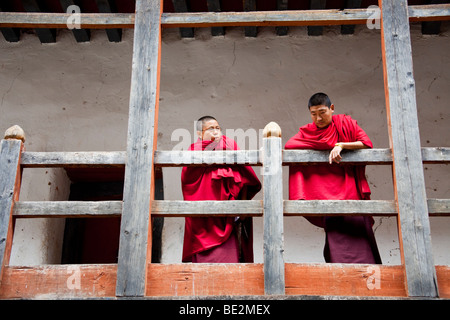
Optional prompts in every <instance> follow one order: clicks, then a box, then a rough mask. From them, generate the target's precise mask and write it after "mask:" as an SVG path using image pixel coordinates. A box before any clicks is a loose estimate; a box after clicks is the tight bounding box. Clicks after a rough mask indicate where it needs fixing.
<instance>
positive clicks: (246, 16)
mask: <svg viewBox="0 0 450 320" xmlns="http://www.w3.org/2000/svg"><path fill="white" fill-rule="evenodd" d="M408 10H409V19H410V21H411V22H417V21H443V20H450V4H441V5H422V6H409V7H408ZM370 15H371V13H370V12H368V10H366V9H344V10H339V9H329V10H281V11H251V12H189V13H163V14H162V16H161V24H162V27H164V28H179V27H226V26H251V25H253V26H308V25H345V24H366V22H367V19H369V18H370ZM70 16H71V14H67V13H45V12H42V13H32V12H0V27H11V28H63V29H65V28H67V21H68V19H69V18H70ZM80 17H81V28H85V29H107V28H134V23H135V14H133V13H111V14H107V13H81V14H80Z"/></svg>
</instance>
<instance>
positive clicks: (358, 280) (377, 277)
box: [0, 263, 450, 299]
mask: <svg viewBox="0 0 450 320" xmlns="http://www.w3.org/2000/svg"><path fill="white" fill-rule="evenodd" d="M147 268H148V275H149V276H148V279H147V292H146V296H147V297H148V298H152V297H161V296H164V297H190V296H192V297H195V296H197V297H198V296H246V295H249V296H261V297H262V296H263V294H264V275H263V265H262V264H245V263H240V264H185V263H184V264H149V265H148V266H147ZM436 275H437V281H438V287H439V297H440V298H450V267H449V266H436ZM116 276H117V265H116V264H95V265H45V266H36V267H16V266H9V267H5V273H4V277H3V281H2V285H1V286H0V299H15V298H22V299H61V298H75V299H77V298H83V299H86V298H87V299H89V298H114V297H115V283H116ZM285 278H286V295H290V296H296V295H297V296H299V298H301V296H303V295H305V296H339V297H350V298H351V297H358V298H359V297H380V298H383V297H384V298H389V297H394V298H395V297H397V298H398V297H406V289H405V284H404V273H403V267H402V266H400V265H358V264H334V263H331V264H298V263H286V264H285Z"/></svg>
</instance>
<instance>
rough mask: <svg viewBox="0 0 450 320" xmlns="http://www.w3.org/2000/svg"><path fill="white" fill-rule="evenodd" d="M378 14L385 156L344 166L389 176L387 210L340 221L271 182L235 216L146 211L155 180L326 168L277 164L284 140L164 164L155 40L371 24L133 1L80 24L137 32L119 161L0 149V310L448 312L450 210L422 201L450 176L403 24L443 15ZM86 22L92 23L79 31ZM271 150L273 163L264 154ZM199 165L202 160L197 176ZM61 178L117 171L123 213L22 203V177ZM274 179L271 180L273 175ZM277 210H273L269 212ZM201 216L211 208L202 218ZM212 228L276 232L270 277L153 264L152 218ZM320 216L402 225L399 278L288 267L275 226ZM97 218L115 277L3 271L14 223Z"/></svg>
mask: <svg viewBox="0 0 450 320" xmlns="http://www.w3.org/2000/svg"><path fill="white" fill-rule="evenodd" d="M380 7H381V10H382V11H381V12H382V17H381V22H382V31H381V34H382V53H383V66H384V76H385V79H384V80H385V93H386V106H387V110H388V124H389V137H390V145H391V146H392V147H391V148H390V149H374V150H360V151H357V152H352V153H348V157H347V156H346V158H345V159H346V161H348V162H347V163H348V164H369V165H370V164H372V165H378V164H385V165H392V166H393V172H394V191H395V199H394V200H393V201H357V202H352V201H343V202H340V205H339V206H338V207H339V210H340V211H339V212H337V211H334V209H333V210H332V208H333V206H330V203H332V202H327V201H288V200H284V201H283V200H282V198H281V197H280V196H279V193H280V188H281V187H277V188H272V187H273V186H274V185H278V186H279V185H280V179H279V177H280V176H279V175H275V176H274V177H270V179H271V180H272V179H273V182H272V181H271V182H269V183H267V181H265V183H264V193H265V194H264V200H263V201H252V200H248V201H239V204H236V203H222V202H216V203H214V204H213V203H202V204H200V203H189V204H188V203H186V202H181V201H178V202H176V201H173V202H169V201H157V200H154V199H153V195H154V169H155V167H156V166H181V165H208V163H214V161H216V162H218V161H229V160H227V159H229V158H227V157H231V158H235V159H241V161H242V163H240V162H236V163H237V164H245V163H249V164H251V165H261V166H263V167H264V166H267V165H268V163H271V162H273V163H277V165H279V166H280V167H281V165H293V164H297V165H301V164H316V163H321V162H324V159H326V155H325V154H324V153H323V152H319V151H300V150H295V151H294V150H289V151H287V150H282V149H281V144H280V140H281V138H280V137H279V136H273V137H270V136H267V137H265V138H264V150H265V151H266V152H264V157H265V158H264V159H263V160H262V161H261V159H260V156H261V155H260V154H259V152H258V151H257V150H248V151H245V150H244V151H239V152H235V153H234V154H232V153H231V154H230V153H227V154H225V155H223V154H205V153H202V154H195V153H192V152H189V153H188V152H185V153H179V154H178V155H177V154H175V155H174V154H173V152H172V153H171V152H169V151H156V137H157V135H156V133H157V124H158V121H157V119H158V95H159V74H160V46H161V28H162V27H180V26H184V27H187V26H189V27H206V26H226V25H234V26H239V25H242V26H247V25H257V26H260V25H270V26H272V25H274V26H283V25H329V24H347V23H348V24H358V23H359V24H361V23H365V21H366V20H367V12H365V11H364V10H358V9H349V11H346V12H336V11H332V10H325V11H322V10H320V11H308V12H289V11H282V12H277V13H276V14H277V16H276V17H275V16H274V15H272V16H271V14H273V13H271V12H265V13H260V12H245V13H243V14H242V15H241V14H229V13H226V14H225V13H224V14H218V13H202V14H192V13H189V14H188V13H186V14H162V5H161V3H159V2H158V1H150V0H140V1H137V3H136V14H135V15H120V14H113V15H107V14H101V15H100V14H99V15H90V14H83V15H82V21H83V22H82V27H89V28H103V29H104V28H119V27H128V28H134V29H135V41H134V54H133V72H132V82H131V94H130V113H129V135H128V144H127V151H126V152H110V153H104V152H103V153H100V152H97V153H79V152H78V153H36V152H23V139H17V136H14V135H10V136H8V135H7V136H6V137H5V140H2V144H1V154H0V169H1V171H0V177H1V179H0V181H1V183H0V195H3V196H2V198H1V199H0V200H1V201H0V219H1V221H2V223H1V224H0V226H1V229H0V240H1V241H0V255H1V259H0V261H1V266H0V267H1V273H0V281H1V283H0V298H36V297H47V298H54V299H58V298H61V297H74V298H77V297H92V298H99V297H108V298H111V297H116V298H120V297H128V298H129V297H136V298H138V297H156V296H219V295H227V296H230V295H231V296H233V295H239V296H242V295H256V296H263V295H275V296H276V295H283V296H284V295H299V296H303V295H320V296H330V295H336V296H347V297H352V296H358V297H362V296H366V297H374V296H376V297H428V298H438V297H443V298H449V297H450V276H449V275H450V267H449V266H435V265H434V263H433V258H432V254H431V244H430V241H429V240H430V236H429V221H428V216H429V215H442V216H444V215H445V216H448V215H449V212H450V209H449V208H450V206H449V202H450V200H449V199H427V198H426V194H425V192H424V179H423V167H422V165H423V163H448V162H449V148H421V147H420V142H419V141H420V140H419V132H418V125H417V111H416V102H415V88H414V79H413V76H412V60H411V54H410V53H411V48H410V35H409V22H410V21H431V20H448V19H449V17H450V12H449V10H450V6H449V5H435V6H419V7H414V6H410V7H408V6H407V2H406V0H395V1H393V0H380ZM363 11H364V12H363ZM67 18H68V16H67V15H64V14H43V13H39V14H21V13H1V12H0V27H35V28H41V27H42V28H44V27H52V28H65V27H66V21H67ZM88 19H91V20H89V22H86V21H88ZM233 19H237V20H233ZM119 20H120V21H119ZM148 30H151V32H148ZM399 35H401V36H399ZM394 48H395V49H394ZM143 52H145V53H146V54H144V53H143ZM148 106H149V107H148ZM149 108H150V109H149ZM401 108H402V110H404V109H407V110H408V114H409V116H408V117H404V118H398V117H397V116H396V112H397V111H398V110H400V109H401ZM268 150H272V151H271V152H267V151H268ZM238 153H239V154H238ZM199 157H200V159H207V160H205V161H204V162H202V161H203V160H202V161H200V162H199V161H198V158H199ZM224 157H225V158H224ZM170 159H172V160H170ZM189 159H191V160H189ZM195 159H197V160H195ZM242 159H243V160H242ZM277 159H278V160H277ZM280 159H281V160H280ZM347 159H348V160H347ZM325 161H326V160H325ZM149 164H151V165H149ZM344 165H345V163H344ZM65 166H89V167H99V166H100V167H101V166H125V169H126V170H125V172H126V176H125V188H124V202H114V201H108V202H101V203H95V202H90V203H85V202H73V203H65V202H48V203H47V202H46V203H44V202H21V201H19V193H20V182H21V172H22V169H23V168H31V167H65ZM264 168H265V169H266V167H264ZM271 168H272V167H271V166H270V167H268V169H269V170H271ZM412 170H414V175H415V176H414V181H412V180H411V179H412V172H413V171H412ZM277 172H278V171H277ZM417 175H418V176H419V177H418V178H417ZM400 177H401V178H405V179H406V180H407V181H408V182H409V183H410V184H409V185H405V184H404V183H403V182H401V181H400V179H399V178H400ZM408 188H410V189H408ZM135 190H140V192H141V193H142V194H148V195H149V196H148V198H146V199H143V197H139V196H137V194H138V193H137V192H135ZM408 192H409V194H408ZM266 197H268V198H266ZM272 200H274V201H275V202H276V205H274V206H272ZM236 202H238V201H236ZM363 202H364V203H363ZM208 205H209V207H206V206H208ZM236 205H238V207H236ZM205 212H206V213H205ZM206 214H208V215H236V214H239V215H248V216H262V217H263V218H264V219H270V223H274V224H276V226H277V231H276V232H275V234H270V233H269V232H266V230H265V235H264V243H265V248H264V263H263V264H198V265H197V264H168V265H167V264H152V263H150V262H149V261H150V260H149V253H151V228H150V226H151V217H152V216H165V217H173V216H177V217H180V216H198V215H202V216H204V215H206ZM320 214H339V215H343V214H350V215H356V214H367V215H390V216H397V217H398V219H399V239H400V245H401V256H402V264H401V265H399V266H387V265H355V264H345V265H344V264H295V263H284V261H283V255H282V246H283V243H282V240H281V241H280V238H279V234H280V232H282V228H283V226H282V219H281V217H282V216H283V215H299V216H303V215H320ZM100 215H102V216H108V215H121V217H122V226H121V239H120V250H119V263H118V264H111V265H46V266H37V267H15V266H9V265H8V262H9V255H10V250H11V245H12V236H13V234H12V231H13V222H14V219H17V218H36V217H68V216H70V217H73V216H80V217H89V216H100ZM417 223H418V224H417ZM266 235H267V236H266ZM131 237H132V238H133V239H131ZM409 241H414V244H413V245H410V243H409ZM274 248H275V249H274ZM374 277H375V278H376V279H377V280H378V281H380V283H381V286H380V287H379V288H373V287H372V284H373V282H372V280H374ZM243 283H245V285H244V284H243Z"/></svg>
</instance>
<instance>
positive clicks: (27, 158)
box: [21, 151, 126, 168]
mask: <svg viewBox="0 0 450 320" xmlns="http://www.w3.org/2000/svg"><path fill="white" fill-rule="evenodd" d="M125 159H126V152H122V151H117V152H28V151H26V152H24V153H23V155H22V160H21V164H22V167H24V168H51V167H118V166H125Z"/></svg>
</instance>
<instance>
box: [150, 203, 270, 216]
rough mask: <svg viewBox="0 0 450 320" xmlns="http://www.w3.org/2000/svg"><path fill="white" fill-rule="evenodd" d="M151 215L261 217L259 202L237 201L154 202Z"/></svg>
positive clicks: (261, 207)
mask: <svg viewBox="0 0 450 320" xmlns="http://www.w3.org/2000/svg"><path fill="white" fill-rule="evenodd" d="M152 215H155V216H164V217H190V216H205V217H206V216H252V217H258V216H262V215H263V204H262V201H261V200H237V201H177V200H164V201H154V202H153V206H152Z"/></svg>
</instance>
